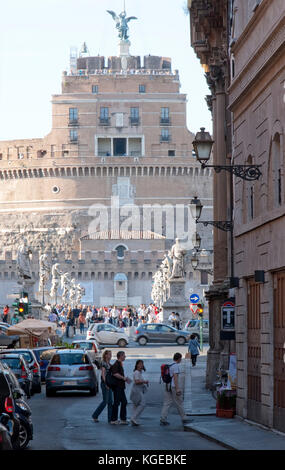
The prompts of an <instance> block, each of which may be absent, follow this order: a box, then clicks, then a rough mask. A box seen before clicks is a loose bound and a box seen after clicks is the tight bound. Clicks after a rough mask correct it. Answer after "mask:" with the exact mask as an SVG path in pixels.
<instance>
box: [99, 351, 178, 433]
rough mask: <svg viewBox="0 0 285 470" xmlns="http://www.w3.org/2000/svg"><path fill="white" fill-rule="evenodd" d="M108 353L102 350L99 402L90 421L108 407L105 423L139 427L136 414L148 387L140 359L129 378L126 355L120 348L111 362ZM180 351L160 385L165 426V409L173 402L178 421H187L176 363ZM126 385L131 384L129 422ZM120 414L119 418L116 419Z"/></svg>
mask: <svg viewBox="0 0 285 470" xmlns="http://www.w3.org/2000/svg"><path fill="white" fill-rule="evenodd" d="M111 359H112V352H111V351H110V350H105V351H104V353H103V357H102V364H101V390H102V401H101V403H100V404H99V406H98V407H97V408H96V410H95V411H94V413H93V414H92V418H93V421H94V422H95V423H98V422H99V416H100V414H101V413H102V411H103V410H104V409H105V407H106V406H107V407H108V413H107V416H108V423H110V424H112V425H128V424H131V425H132V426H139V425H140V423H139V422H138V421H139V417H140V416H141V414H142V412H143V411H144V409H145V407H146V393H147V391H148V387H149V381H148V380H146V379H145V377H144V372H146V369H145V366H144V361H143V360H142V359H138V360H137V361H136V364H135V367H134V371H133V379H131V378H130V377H127V376H125V372H124V361H125V359H126V354H125V352H124V351H119V352H118V353H117V360H116V361H115V362H114V363H113V364H111ZM181 360H182V354H180V353H175V354H174V356H173V363H172V364H170V366H169V375H170V382H169V383H167V384H163V386H164V399H163V406H162V410H161V417H160V424H161V426H166V425H169V424H170V423H169V422H168V421H167V417H168V413H169V409H170V407H171V406H172V405H174V406H175V407H176V409H177V411H178V413H179V415H180V417H181V420H182V423H185V422H187V417H186V415H185V412H184V407H183V393H182V383H181V369H180V363H181ZM126 384H132V389H131V393H130V400H131V402H132V412H131V417H130V421H128V420H127V403H128V402H127V398H126V394H125V389H126ZM119 416H120V419H118V418H119Z"/></svg>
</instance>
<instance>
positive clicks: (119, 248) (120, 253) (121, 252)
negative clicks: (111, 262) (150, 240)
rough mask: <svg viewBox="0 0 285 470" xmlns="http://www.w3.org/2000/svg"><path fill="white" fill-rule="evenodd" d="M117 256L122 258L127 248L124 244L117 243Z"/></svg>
mask: <svg viewBox="0 0 285 470" xmlns="http://www.w3.org/2000/svg"><path fill="white" fill-rule="evenodd" d="M115 249H116V252H117V258H119V259H122V258H124V256H125V250H126V249H127V248H126V247H125V246H124V245H119V246H117V247H116V248H115Z"/></svg>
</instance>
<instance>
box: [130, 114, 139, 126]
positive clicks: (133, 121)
mask: <svg viewBox="0 0 285 470" xmlns="http://www.w3.org/2000/svg"><path fill="white" fill-rule="evenodd" d="M129 122H130V126H139V125H140V118H139V116H130V117H129Z"/></svg>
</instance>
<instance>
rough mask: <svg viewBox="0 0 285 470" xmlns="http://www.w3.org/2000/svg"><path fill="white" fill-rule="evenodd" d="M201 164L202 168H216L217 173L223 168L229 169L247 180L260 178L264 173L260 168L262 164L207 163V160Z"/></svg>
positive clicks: (233, 173)
mask: <svg viewBox="0 0 285 470" xmlns="http://www.w3.org/2000/svg"><path fill="white" fill-rule="evenodd" d="M201 165H202V168H214V170H215V172H216V173H220V172H221V171H222V170H225V171H228V172H229V173H231V174H232V175H235V176H237V177H238V178H242V179H243V180H246V181H255V180H258V179H259V178H260V176H261V175H262V173H261V171H260V169H259V168H260V167H261V165H206V163H205V162H201Z"/></svg>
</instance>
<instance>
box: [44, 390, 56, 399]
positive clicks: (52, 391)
mask: <svg viewBox="0 0 285 470" xmlns="http://www.w3.org/2000/svg"><path fill="white" fill-rule="evenodd" d="M54 396H55V391H54V390H48V389H46V397H54Z"/></svg>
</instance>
